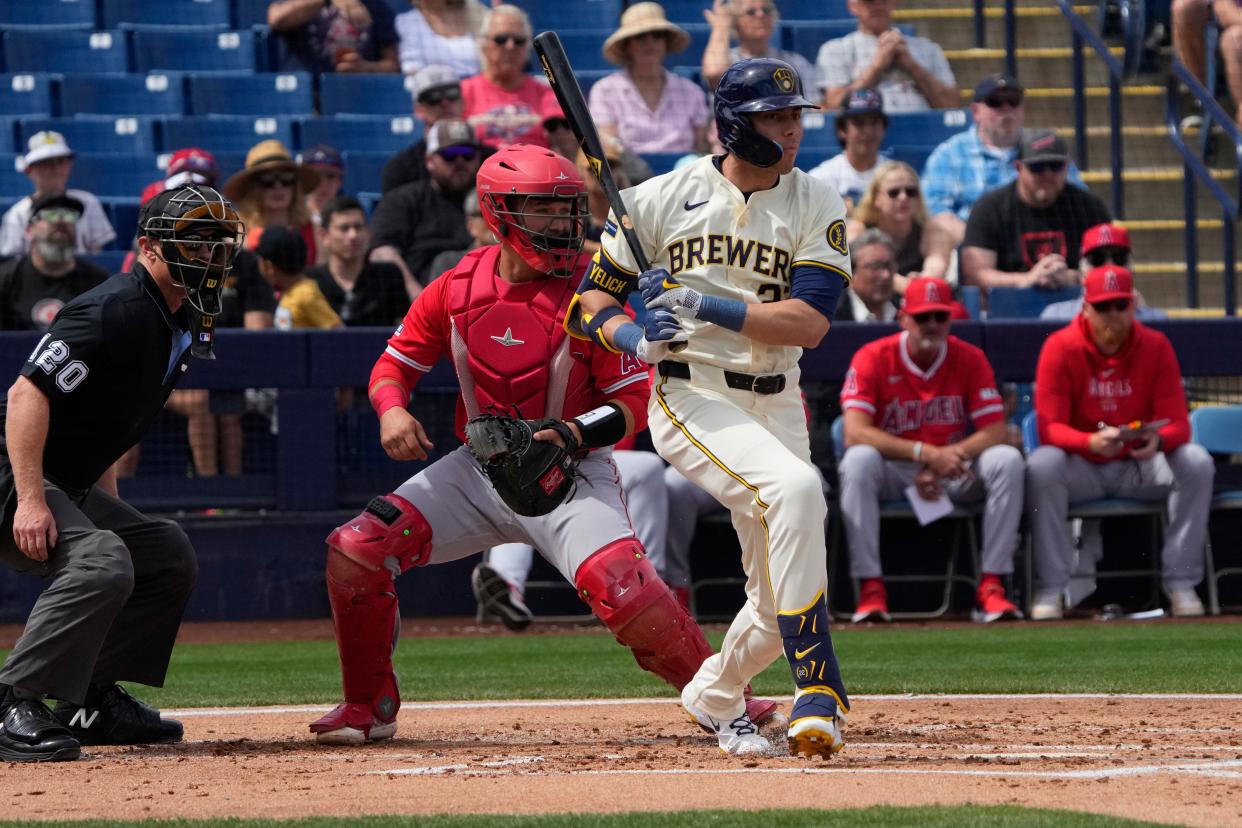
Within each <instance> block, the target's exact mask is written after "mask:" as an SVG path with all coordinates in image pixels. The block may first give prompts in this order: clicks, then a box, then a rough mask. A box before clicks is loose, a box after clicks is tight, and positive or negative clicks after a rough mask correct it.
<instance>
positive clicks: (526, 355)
mask: <svg viewBox="0 0 1242 828" xmlns="http://www.w3.org/2000/svg"><path fill="white" fill-rule="evenodd" d="M499 259H500V246H499V245H495V246H490V247H485V248H482V249H480V250H477V251H471V252H470V253H468V254H466V256H465V257H463V258H462V260H461V262H460V263H459V264H458V266H457V267H456V268H454V269H453V270H452V271H450V272H449V273H446V274H444V275H443V276H441V277H440V278H442V279H451V280H452V283H451V284H450V285H449V286H448V290H447V291H446V293H445V295H446V297H447V305H448V313H449V319H450V322H451V325H452V330H451V336H452V343H451V345H452V356H453V367H454V368H455V369H456V371H457V380H458V382H459V383H460V385H461V405H462V407H463V408H464V411H459V414H462V413H464V414H465V416H466V417H467V418H469V417H474V416H476V415H477V414H479V413H480V412H482V411H486V410H487V409H488V408H491V407H495V408H499V409H502V410H506V411H507V410H509V409H510V408H512V407H515V406H516V408H517V409H518V411H520V412H521V415H522V416H523V417H525V418H537V417H556V418H558V419H559V418H561V417H563V416H565V413H564V410H565V395H566V389H567V388H568V387H569V383H570V375H571V373H574V368H575V365H576V364H577V365H579V368H578V370H579V371H583V370H584V369H586V367H587V366H586V365H584V364H582V363H580V361H579V360H578V359H575V357H574V354H573V353H572V351H573V350H580V349H574V348H572V347H571V338H570V337H569V335H568V334H566V333H565V330H564V327H563V325H562V324H561V323H562V320H563V319H564V318H565V311H566V310H567V309H568V307H569V302H570V300H571V299H572V298H573V295H574V286H575V285H576V284H577V280H576V279H572V278H571V279H553V278H548V279H539V280H537V281H534V282H526V283H524V284H520V285H514V284H509V283H508V282H505V281H504V280H502V279H500V278H499V277H498V276H497V275H496V272H497V264H498V262H499ZM583 378H584V377H583V376H575V377H574V379H575V381H576V383H575V384H580V383H581V381H582V379H583ZM575 413H576V412H575ZM460 425H461V419H460V417H459V421H458V426H459V428H460Z"/></svg>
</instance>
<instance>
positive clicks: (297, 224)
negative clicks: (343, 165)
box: [224, 139, 319, 261]
mask: <svg viewBox="0 0 1242 828" xmlns="http://www.w3.org/2000/svg"><path fill="white" fill-rule="evenodd" d="M318 184H319V173H317V172H315V171H314V170H313V169H311V168H310V167H307V166H304V165H301V164H298V163H297V162H296V161H294V160H293V155H292V154H291V153H290V152H289V150H288V148H287V147H285V145H284V144H282V143H281V142H280V141H277V140H275V139H268V140H266V141H260V142H259V143H257V144H255V145H254V146H253V147H251V148H250V151H249V152H247V153H246V166H245V167H243V168H242V169H241V170H240V171H239V172H236V173H234V174H233V175H232V176H231V177H230V178H229V180H228V181H226V182H225V183H224V194H225V195H226V196H228V198H229V200H231V201H232V202H233V204H234V205H236V207H237V212H238V214H240V215H241V217H242V220H243V221H245V222H246V249H247V250H254V249H255V248H257V247H258V246H259V239H261V238H262V237H263V230H264V228H266V227H270V226H273V225H281V226H284V227H291V228H293V229H294V230H296V231H298V232H300V233H301V234H302V238H303V239H305V240H306V249H307V252H308V254H309V255H310V257H311V259H312V261H313V260H314V257H315V255H316V247H315V225H314V224H313V223H312V222H311V218H310V211H309V210H308V209H307V207H306V195H307V193H309V192H311V191H312V190H314V189H315V187H316V186H317V185H318Z"/></svg>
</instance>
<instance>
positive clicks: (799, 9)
mask: <svg viewBox="0 0 1242 828" xmlns="http://www.w3.org/2000/svg"><path fill="white" fill-rule="evenodd" d="M776 8H777V10H778V11H780V13H781V19H782V20H832V19H835V18H846V17H849V16H850V8H849V3H848V2H847V0H776Z"/></svg>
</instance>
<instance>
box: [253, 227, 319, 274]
mask: <svg viewBox="0 0 1242 828" xmlns="http://www.w3.org/2000/svg"><path fill="white" fill-rule="evenodd" d="M255 252H256V253H257V254H259V258H260V259H267V260H268V261H269V262H271V263H272V264H274V265H275V266H276V267H277V269H278V270H280V271H282V272H284V273H301V272H302V270H303V269H305V267H306V242H305V241H303V240H302V235H301V234H300V233H297V232H295V231H293V230H291V229H289V228H288V227H285V226H284V225H283V224H273V225H272V226H271V227H267V228H265V229H264V230H263V235H262V236H260V237H259V247H258V249H256V250H255Z"/></svg>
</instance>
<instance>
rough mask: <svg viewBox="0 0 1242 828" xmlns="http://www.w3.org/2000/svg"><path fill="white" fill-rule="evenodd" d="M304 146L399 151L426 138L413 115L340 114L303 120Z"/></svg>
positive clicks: (345, 150) (344, 150) (368, 150)
mask: <svg viewBox="0 0 1242 828" xmlns="http://www.w3.org/2000/svg"><path fill="white" fill-rule="evenodd" d="M301 131H302V143H301V146H303V147H313V146H314V145H315V144H327V145H328V146H330V147H336V148H337V149H338V150H340V151H341V152H349V151H351V150H353V151H355V152H389V153H392V152H399V151H400V150H403V149H405V148H406V147H408V146H409V145H410V144H412V143H414V142H415V141H417V140H418V139H419V138H421V137H422V135H423V125H422V123H421V122H420V121H417V120H415V119H414V118H412V117H409V116H402V117H399V118H385V117H380V116H366V115H337V116H336V117H332V118H329V117H322V118H307V119H305V120H304V121H302V126H301Z"/></svg>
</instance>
